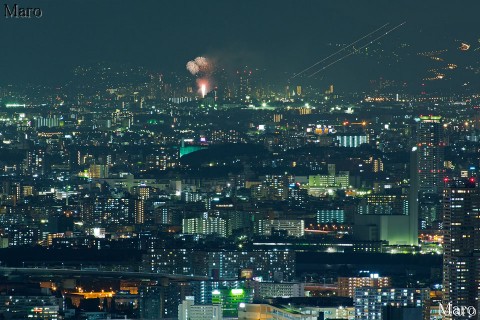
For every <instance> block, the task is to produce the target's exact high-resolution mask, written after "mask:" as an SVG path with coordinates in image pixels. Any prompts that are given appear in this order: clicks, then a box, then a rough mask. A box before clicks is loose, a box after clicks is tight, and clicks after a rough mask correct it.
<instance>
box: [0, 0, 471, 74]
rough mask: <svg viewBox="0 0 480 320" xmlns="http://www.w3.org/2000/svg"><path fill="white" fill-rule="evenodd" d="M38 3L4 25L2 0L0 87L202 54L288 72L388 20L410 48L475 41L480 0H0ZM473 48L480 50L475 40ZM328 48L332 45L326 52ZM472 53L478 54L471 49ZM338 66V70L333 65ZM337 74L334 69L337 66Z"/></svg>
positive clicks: (157, 66) (175, 65)
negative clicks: (31, 12) (79, 70)
mask: <svg viewBox="0 0 480 320" xmlns="http://www.w3.org/2000/svg"><path fill="white" fill-rule="evenodd" d="M4 3H6V4H9V5H13V4H14V3H18V4H19V5H20V6H31V7H40V8H41V9H42V10H43V17H42V18H40V19H35V18H33V19H6V18H5V17H4V5H3V3H2V15H1V16H0V27H1V31H2V39H1V41H2V45H1V55H2V57H1V59H0V82H3V83H5V82H8V81H38V80H49V81H52V80H53V81H56V80H62V79H64V78H65V76H66V75H67V74H68V72H69V71H70V70H71V69H72V67H73V66H75V65H79V64H85V63H92V62H97V61H111V62H121V63H123V62H126V63H133V64H136V65H145V66H147V67H149V68H152V69H154V70H158V71H166V70H168V71H170V70H175V71H180V72H181V71H182V70H184V66H185V63H186V61H188V60H190V59H192V58H194V57H196V56H199V55H207V56H208V55H210V56H214V57H215V58H216V59H218V60H220V61H221V62H222V63H225V64H250V65H255V66H261V67H265V68H268V69H269V70H277V71H282V72H283V71H289V72H295V71H297V70H298V71H299V70H302V69H303V68H304V67H306V66H309V65H311V64H313V63H314V62H315V61H317V60H319V59H321V58H322V57H324V56H326V55H328V54H329V53H331V51H328V50H329V49H326V46H325V45H326V44H327V43H329V42H338V43H349V42H351V41H353V40H355V39H356V38H359V37H361V36H362V35H364V34H365V33H368V32H369V31H372V30H374V29H375V28H377V27H379V26H381V25H383V24H385V23H387V22H389V23H391V24H392V25H394V24H398V23H401V22H403V21H407V24H406V25H405V26H403V27H402V28H400V29H399V30H397V31H395V32H393V33H392V34H391V35H389V36H388V38H389V39H388V40H389V41H391V42H392V43H394V42H408V43H410V44H413V45H415V46H418V48H419V49H418V51H422V50H428V49H439V48H440V49H441V48H442V47H444V46H445V45H446V44H447V43H448V42H452V41H454V40H455V39H460V40H464V39H465V41H467V40H468V41H470V42H473V43H474V44H475V43H478V42H477V41H478V39H479V38H480V28H479V26H478V22H477V21H478V17H477V15H478V12H480V1H462V2H461V3H462V4H459V3H455V2H454V1H446V0H440V1H439V0H437V1H430V0H428V1H424V0H415V1H390V0H383V1H376V0H375V1H372V0H351V1H346V0H332V1H324V0H322V1H320V0H242V1H230V0H203V1H199V0H196V1H187V0H180V1H179V0H175V1H163V0H141V1H133V0H131V1H124V0H115V1H107V0H104V1H101V0H83V1H78V0H37V1H34V0H30V1H13V0H5V2H4ZM479 45H480V44H479ZM330 50H331V49H330ZM478 54H480V50H479V51H478ZM335 68H336V66H335ZM338 68H339V69H338V70H341V69H342V66H341V65H340V66H339V67H338Z"/></svg>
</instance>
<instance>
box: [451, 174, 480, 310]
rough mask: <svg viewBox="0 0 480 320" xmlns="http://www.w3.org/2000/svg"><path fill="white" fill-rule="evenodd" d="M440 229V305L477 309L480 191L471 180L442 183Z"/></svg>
mask: <svg viewBox="0 0 480 320" xmlns="http://www.w3.org/2000/svg"><path fill="white" fill-rule="evenodd" d="M443 229H444V238H443V250H444V256H443V305H444V306H447V305H448V304H449V303H451V304H452V305H454V306H475V307H477V305H478V295H479V282H480V271H479V270H480V258H479V256H478V252H479V250H480V233H479V230H480V192H479V187H478V185H477V182H476V180H475V179H474V178H460V179H452V180H448V181H446V182H445V188H444V191H443ZM467 318H468V317H457V316H456V317H455V319H467ZM446 319H452V318H448V317H447V318H446Z"/></svg>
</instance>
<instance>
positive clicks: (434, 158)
mask: <svg viewBox="0 0 480 320" xmlns="http://www.w3.org/2000/svg"><path fill="white" fill-rule="evenodd" d="M443 131H444V129H443V124H442V117H441V116H420V122H419V123H418V125H417V149H418V157H417V172H418V189H419V191H420V192H422V193H441V190H442V187H443V176H444V174H445V168H444V164H443V162H444V153H445V150H444V149H445V137H444V133H443Z"/></svg>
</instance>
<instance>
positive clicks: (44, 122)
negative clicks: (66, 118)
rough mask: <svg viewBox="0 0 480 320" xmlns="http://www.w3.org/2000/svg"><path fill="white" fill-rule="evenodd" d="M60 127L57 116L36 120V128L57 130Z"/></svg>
mask: <svg viewBox="0 0 480 320" xmlns="http://www.w3.org/2000/svg"><path fill="white" fill-rule="evenodd" d="M59 125H60V119H59V118H57V117H56V116H53V117H48V118H44V117H38V118H36V119H35V127H36V128H41V127H47V128H55V127H58V126H59Z"/></svg>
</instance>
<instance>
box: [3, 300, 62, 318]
mask: <svg viewBox="0 0 480 320" xmlns="http://www.w3.org/2000/svg"><path fill="white" fill-rule="evenodd" d="M60 305H61V302H60V301H58V298H56V297H54V296H23V295H0V315H1V314H3V315H4V316H5V319H42V320H57V319H59V310H60Z"/></svg>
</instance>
